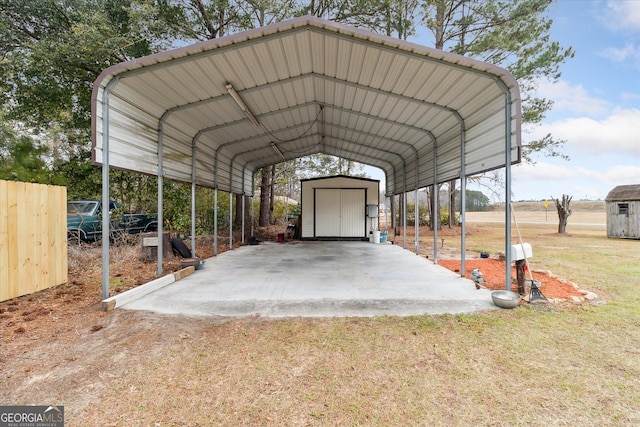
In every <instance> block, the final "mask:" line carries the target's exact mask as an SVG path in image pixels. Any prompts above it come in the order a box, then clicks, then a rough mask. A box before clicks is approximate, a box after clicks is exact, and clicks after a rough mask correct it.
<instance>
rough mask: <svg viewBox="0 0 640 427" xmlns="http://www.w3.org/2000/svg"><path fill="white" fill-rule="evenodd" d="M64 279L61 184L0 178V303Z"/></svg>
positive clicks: (64, 210)
mask: <svg viewBox="0 0 640 427" xmlns="http://www.w3.org/2000/svg"><path fill="white" fill-rule="evenodd" d="M67 281H68V276H67V189H66V187H58V186H52V185H42V184H31V183H25V182H15V181H2V180H0V301H5V300H8V299H11V298H15V297H18V296H21V295H26V294H30V293H33V292H36V291H39V290H42V289H46V288H50V287H52V286H56V285H60V284H63V283H66V282H67Z"/></svg>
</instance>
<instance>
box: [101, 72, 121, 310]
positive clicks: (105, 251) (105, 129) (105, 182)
mask: <svg viewBox="0 0 640 427" xmlns="http://www.w3.org/2000/svg"><path fill="white" fill-rule="evenodd" d="M117 81H118V79H117V78H116V79H114V80H111V81H110V82H109V84H107V87H106V88H105V89H104V92H103V94H102V206H103V207H104V206H107V212H108V211H109V199H110V195H109V91H110V90H111V88H112V87H113V86H115V84H116V83H117ZM102 210H103V212H104V208H103V209H102ZM109 219H110V218H109V215H102V237H103V238H102V299H103V300H105V299H107V298H109V239H108V238H107V239H105V238H104V236H105V235H106V236H108V235H109Z"/></svg>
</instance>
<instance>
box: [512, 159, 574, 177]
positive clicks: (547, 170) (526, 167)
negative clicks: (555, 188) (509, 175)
mask: <svg viewBox="0 0 640 427" xmlns="http://www.w3.org/2000/svg"><path fill="white" fill-rule="evenodd" d="M575 175H576V172H575V171H574V170H572V168H570V167H568V166H557V165H553V164H551V163H545V162H538V163H536V164H535V165H532V164H529V163H522V164H520V165H518V166H516V167H514V168H513V179H514V180H515V181H526V180H533V181H557V180H561V179H567V178H572V177H574V176H575Z"/></svg>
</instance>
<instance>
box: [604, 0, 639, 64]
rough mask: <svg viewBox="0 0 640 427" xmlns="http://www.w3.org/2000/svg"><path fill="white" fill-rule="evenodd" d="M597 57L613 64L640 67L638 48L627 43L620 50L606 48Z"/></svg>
mask: <svg viewBox="0 0 640 427" xmlns="http://www.w3.org/2000/svg"><path fill="white" fill-rule="evenodd" d="M638 4H640V2H638ZM599 55H600V56H602V57H604V58H608V59H610V60H612V61H614V62H631V63H633V64H634V66H636V67H640V48H638V47H636V46H634V45H633V44H631V43H627V45H626V46H625V47H624V48H622V49H618V48H615V47H610V48H607V49H605V50H603V51H601V52H599Z"/></svg>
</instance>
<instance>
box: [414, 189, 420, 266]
mask: <svg viewBox="0 0 640 427" xmlns="http://www.w3.org/2000/svg"><path fill="white" fill-rule="evenodd" d="M414 209H415V214H414V215H415V220H414V227H415V232H416V237H415V239H416V241H415V244H414V246H415V247H416V255H419V254H420V249H418V248H419V246H418V245H419V239H420V232H419V228H420V215H419V209H418V187H416V191H415V205H414Z"/></svg>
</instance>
